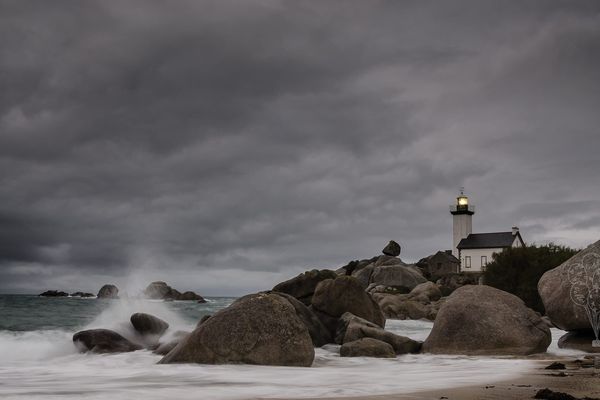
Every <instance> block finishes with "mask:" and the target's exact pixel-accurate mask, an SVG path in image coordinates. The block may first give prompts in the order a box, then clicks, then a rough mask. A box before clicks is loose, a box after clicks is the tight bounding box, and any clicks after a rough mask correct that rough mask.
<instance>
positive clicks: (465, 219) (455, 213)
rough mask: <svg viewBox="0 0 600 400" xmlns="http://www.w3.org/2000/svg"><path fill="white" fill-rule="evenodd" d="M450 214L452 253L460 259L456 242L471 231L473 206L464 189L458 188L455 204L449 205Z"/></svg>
mask: <svg viewBox="0 0 600 400" xmlns="http://www.w3.org/2000/svg"><path fill="white" fill-rule="evenodd" d="M450 214H452V232H453V235H454V241H453V246H452V254H453V255H454V256H455V257H456V258H458V259H459V260H460V254H459V251H458V248H457V247H458V244H459V243H460V241H461V240H462V239H464V238H466V237H467V236H469V235H470V234H471V233H472V232H473V214H475V206H472V205H470V204H469V198H468V197H467V196H466V195H465V189H464V188H461V189H460V195H459V196H458V197H457V198H456V204H452V205H451V206H450Z"/></svg>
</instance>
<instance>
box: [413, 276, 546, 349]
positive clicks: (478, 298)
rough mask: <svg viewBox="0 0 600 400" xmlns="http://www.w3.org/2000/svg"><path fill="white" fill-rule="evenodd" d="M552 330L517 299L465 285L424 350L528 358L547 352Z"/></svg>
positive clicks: (448, 304) (449, 301)
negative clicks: (526, 356)
mask: <svg viewBox="0 0 600 400" xmlns="http://www.w3.org/2000/svg"><path fill="white" fill-rule="evenodd" d="M550 342H551V336H550V329H548V327H547V326H546V324H545V323H544V321H542V319H541V318H540V316H539V315H538V314H537V313H536V312H535V311H533V310H531V309H530V308H527V306H525V304H524V303H523V301H522V300H521V299H519V298H518V297H517V296H514V295H512V294H510V293H507V292H504V291H502V290H498V289H495V288H492V287H490V286H485V285H479V286H474V285H470V286H463V287H461V288H459V289H457V290H456V291H455V292H454V293H452V295H450V296H449V297H448V299H447V301H446V302H445V303H444V305H443V306H442V307H441V309H440V311H439V313H438V315H437V318H436V320H435V322H434V324H433V329H432V330H431V333H430V334H429V337H428V338H427V339H426V340H425V342H424V343H423V351H424V352H427V353H438V354H469V355H503V354H507V355H527V354H534V353H541V352H544V351H546V349H547V348H548V346H549V345H550Z"/></svg>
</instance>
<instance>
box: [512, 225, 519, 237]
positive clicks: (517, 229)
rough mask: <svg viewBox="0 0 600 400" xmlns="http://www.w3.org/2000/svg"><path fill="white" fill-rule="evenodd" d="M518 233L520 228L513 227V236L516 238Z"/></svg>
mask: <svg viewBox="0 0 600 400" xmlns="http://www.w3.org/2000/svg"><path fill="white" fill-rule="evenodd" d="M517 233H519V227H518V226H513V227H512V234H513V236H516V234H517Z"/></svg>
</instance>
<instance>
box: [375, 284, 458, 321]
mask: <svg viewBox="0 0 600 400" xmlns="http://www.w3.org/2000/svg"><path fill="white" fill-rule="evenodd" d="M375 289H377V288H375ZM373 299H375V301H377V303H378V304H379V307H381V311H383V314H384V315H385V317H386V318H392V319H428V320H431V321H433V320H435V318H436V316H437V313H438V312H439V309H440V307H441V306H442V304H444V302H445V300H446V298H445V297H444V298H442V292H441V290H440V286H439V285H437V284H435V283H433V282H429V281H427V282H424V283H421V284H419V285H417V286H415V287H414V288H413V290H411V291H410V293H407V294H391V293H387V292H385V291H383V292H374V293H373Z"/></svg>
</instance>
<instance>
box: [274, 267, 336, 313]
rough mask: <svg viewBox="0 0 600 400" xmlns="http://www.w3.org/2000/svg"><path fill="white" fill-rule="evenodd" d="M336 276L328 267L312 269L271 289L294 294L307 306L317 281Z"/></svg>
mask: <svg viewBox="0 0 600 400" xmlns="http://www.w3.org/2000/svg"><path fill="white" fill-rule="evenodd" d="M336 277H337V274H336V273H335V272H334V271H331V270H329V269H322V270H318V269H313V270H311V271H306V272H304V273H302V274H300V275H298V276H296V277H294V278H292V279H289V280H287V281H285V282H281V283H279V284H277V285H275V287H273V290H274V291H276V292H282V293H287V294H289V295H291V296H294V297H295V298H296V299H298V300H300V301H301V302H302V303H304V304H306V305H307V306H308V305H310V303H311V302H312V297H313V294H314V293H315V289H316V287H317V285H318V284H319V282H321V281H324V280H325V279H335V278H336Z"/></svg>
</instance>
